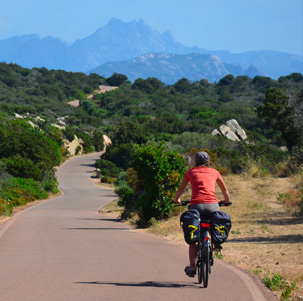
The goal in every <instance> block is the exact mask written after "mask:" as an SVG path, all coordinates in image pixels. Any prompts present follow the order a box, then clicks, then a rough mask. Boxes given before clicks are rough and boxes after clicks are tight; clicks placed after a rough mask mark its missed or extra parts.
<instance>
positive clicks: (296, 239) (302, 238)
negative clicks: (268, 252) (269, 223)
mask: <svg viewBox="0 0 303 301" xmlns="http://www.w3.org/2000/svg"><path fill="white" fill-rule="evenodd" d="M228 242H229V243H241V242H254V243H260V244H264V243H266V244H280V243H285V244H288V243H302V242H303V235H301V234H295V235H278V236H274V237H260V236H258V237H243V238H233V239H228Z"/></svg>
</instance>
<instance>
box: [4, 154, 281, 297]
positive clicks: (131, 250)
mask: <svg viewBox="0 0 303 301" xmlns="http://www.w3.org/2000/svg"><path fill="white" fill-rule="evenodd" d="M99 157H100V154H93V155H87V156H81V157H75V158H73V159H71V160H68V161H67V162H66V163H65V164H64V165H63V166H61V167H60V168H59V170H58V172H57V176H58V180H59V183H60V188H61V190H62V191H63V195H61V196H59V197H57V198H55V199H51V200H48V201H45V202H43V203H40V204H38V205H35V206H33V207H30V208H29V209H27V210H25V211H23V212H22V213H19V214H17V215H16V216H14V217H13V218H12V219H11V220H10V221H9V222H7V223H6V224H4V225H2V226H0V300H4V301H10V300H14V301H17V300H18V301H19V300H20V301H27V300H28V301H35V300H37V301H48V300H52V301H57V300H58V301H61V300H85V301H86V300H131V301H134V300H186V299H189V298H190V299H191V300H193V298H195V299H196V300H203V299H205V300H208V299H212V300H224V301H228V300H232V301H234V300H245V301H249V300H258V301H261V300H276V299H275V297H274V296H273V294H272V293H271V292H270V291H268V290H267V289H265V288H264V287H263V286H262V285H260V283H258V281H256V280H253V278H251V276H249V275H248V274H246V273H244V272H242V271H240V270H238V269H236V268H234V267H232V266H231V265H228V264H226V263H224V262H221V261H219V260H216V262H215V266H214V268H213V270H212V274H211V278H210V283H209V287H208V288H207V289H204V288H201V287H200V286H199V285H198V284H197V282H196V279H193V278H188V277H187V276H186V275H185V274H184V272H183V269H184V266H185V265H186V264H187V248H186V246H177V245H174V244H171V243H168V242H167V241H165V240H163V239H161V238H158V237H155V236H153V235H149V234H145V233H140V232H138V231H133V230H131V229H130V228H129V227H128V226H127V225H125V224H122V223H120V222H118V221H117V220H116V219H115V218H109V217H108V216H104V215H99V213H98V210H97V209H99V208H100V207H102V206H104V205H105V204H107V203H108V202H110V201H112V200H114V199H115V198H116V196H115V195H114V193H113V192H112V191H111V190H106V189H103V188H100V187H97V186H96V185H95V184H94V183H93V182H92V181H91V179H90V175H91V173H92V171H93V170H94V166H93V164H94V161H95V160H96V159H98V158H99Z"/></svg>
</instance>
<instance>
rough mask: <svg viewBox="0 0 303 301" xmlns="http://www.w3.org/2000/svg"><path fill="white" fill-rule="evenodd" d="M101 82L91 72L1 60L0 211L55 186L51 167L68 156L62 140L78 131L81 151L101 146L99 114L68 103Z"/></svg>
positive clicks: (51, 190)
mask: <svg viewBox="0 0 303 301" xmlns="http://www.w3.org/2000/svg"><path fill="white" fill-rule="evenodd" d="M100 84H106V81H105V79H103V78H101V77H100V76H98V75H94V74H92V75H90V76H87V75H85V74H83V73H71V72H65V71H62V70H47V69H45V68H34V69H31V70H30V69H26V68H22V67H20V66H18V65H15V64H5V63H1V64H0V215H10V214H11V213H12V210H13V207H14V206H20V205H24V204H26V203H27V202H29V201H33V200H35V199H44V198H46V197H48V194H49V193H56V192H58V188H57V181H56V178H55V174H54V167H55V166H58V165H59V164H60V163H61V162H62V161H63V160H64V159H65V158H66V157H67V156H68V151H67V149H66V147H65V144H64V140H65V141H70V142H71V141H72V140H74V135H76V136H77V137H79V138H81V139H82V142H83V143H82V147H83V151H84V152H91V151H95V150H97V151H99V150H102V149H103V129H102V120H101V119H100V118H99V117H98V116H95V115H94V114H90V112H87V110H85V109H82V107H80V108H76V107H72V106H70V105H69V104H67V102H68V101H69V100H73V99H76V98H78V99H80V100H81V101H83V102H85V97H86V95H87V94H89V93H92V92H93V91H94V90H95V89H98V88H99V85H100ZM84 106H85V104H84V105H83V107H84ZM63 121H64V122H63ZM60 122H61V123H60ZM54 125H55V126H54ZM78 151H80V150H78Z"/></svg>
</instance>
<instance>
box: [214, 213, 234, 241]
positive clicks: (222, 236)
mask: <svg viewBox="0 0 303 301" xmlns="http://www.w3.org/2000/svg"><path fill="white" fill-rule="evenodd" d="M230 229H231V218H230V216H229V215H228V214H227V213H226V212H224V211H216V212H214V213H213V215H212V220H211V236H212V242H214V243H220V244H222V243H224V242H225V241H226V240H227V237H228V234H229V231H230Z"/></svg>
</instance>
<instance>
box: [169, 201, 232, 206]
mask: <svg viewBox="0 0 303 301" xmlns="http://www.w3.org/2000/svg"><path fill="white" fill-rule="evenodd" d="M189 203H190V201H181V205H179V204H176V205H175V206H186V205H188V204H189ZM231 205H232V202H229V203H228V204H225V203H223V202H222V201H220V202H219V206H220V207H222V206H224V207H228V206H231Z"/></svg>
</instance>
